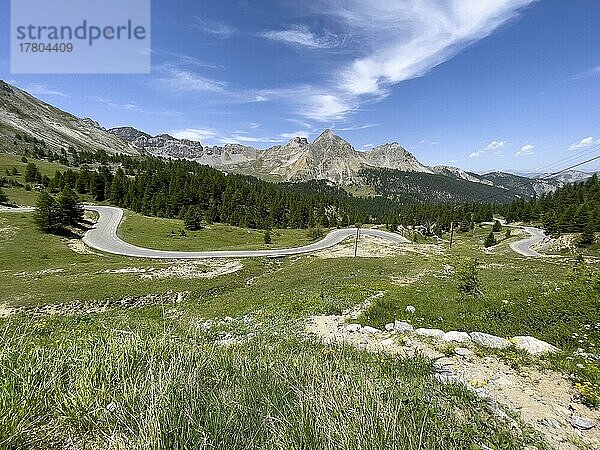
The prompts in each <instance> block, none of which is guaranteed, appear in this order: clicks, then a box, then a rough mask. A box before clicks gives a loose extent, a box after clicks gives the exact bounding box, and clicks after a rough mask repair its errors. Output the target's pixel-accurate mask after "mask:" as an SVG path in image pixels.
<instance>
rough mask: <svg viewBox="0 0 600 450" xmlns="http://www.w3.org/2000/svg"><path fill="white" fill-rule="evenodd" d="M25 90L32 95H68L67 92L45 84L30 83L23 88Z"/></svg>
mask: <svg viewBox="0 0 600 450" xmlns="http://www.w3.org/2000/svg"><path fill="white" fill-rule="evenodd" d="M23 90H25V91H27V92H29V93H30V94H31V95H51V96H55V97H68V95H67V94H64V93H62V92H59V91H56V90H54V89H51V88H49V87H48V86H46V85H44V84H28V85H27V86H25V87H24V88H23Z"/></svg>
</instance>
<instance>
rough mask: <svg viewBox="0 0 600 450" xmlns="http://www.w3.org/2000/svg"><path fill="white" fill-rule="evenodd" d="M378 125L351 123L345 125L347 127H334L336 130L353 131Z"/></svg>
mask: <svg viewBox="0 0 600 450" xmlns="http://www.w3.org/2000/svg"><path fill="white" fill-rule="evenodd" d="M378 126H379V125H378V124H376V123H365V124H363V125H353V126H347V127H342V128H337V127H336V128H335V129H336V131H355V130H366V129H368V128H375V127H378Z"/></svg>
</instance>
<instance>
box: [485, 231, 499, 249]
mask: <svg viewBox="0 0 600 450" xmlns="http://www.w3.org/2000/svg"><path fill="white" fill-rule="evenodd" d="M483 245H484V247H485V248H488V247H493V246H494V245H496V237H495V236H494V233H493V232H492V231H490V234H488V235H487V237H486V238H485V241H484V243H483Z"/></svg>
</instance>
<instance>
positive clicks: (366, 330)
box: [360, 326, 381, 334]
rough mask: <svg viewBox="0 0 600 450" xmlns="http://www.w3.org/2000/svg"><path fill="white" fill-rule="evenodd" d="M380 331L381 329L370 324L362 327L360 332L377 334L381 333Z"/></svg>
mask: <svg viewBox="0 0 600 450" xmlns="http://www.w3.org/2000/svg"><path fill="white" fill-rule="evenodd" d="M380 331H381V330H378V329H377V328H373V327H370V326H366V327H362V328H361V329H360V332H361V333H364V334H375V333H379V332H380Z"/></svg>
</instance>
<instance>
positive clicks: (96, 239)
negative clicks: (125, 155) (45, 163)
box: [83, 206, 409, 259]
mask: <svg viewBox="0 0 600 450" xmlns="http://www.w3.org/2000/svg"><path fill="white" fill-rule="evenodd" d="M85 209H86V210H88V211H95V212H97V213H98V214H99V215H100V217H99V218H98V222H97V223H96V225H95V226H94V228H92V229H91V230H89V231H88V232H87V233H85V236H84V237H83V242H84V243H85V244H86V245H88V246H89V247H91V248H93V249H96V250H100V251H103V252H106V253H113V254H116V255H123V256H133V257H137V258H153V259H204V258H255V257H261V256H267V257H271V258H273V257H279V256H289V255H299V254H303V253H311V252H315V251H317V250H323V249H326V248H329V247H333V246H334V245H336V244H339V243H340V242H342V241H343V240H344V239H346V238H349V237H352V236H356V228H342V229H339V230H333V231H331V232H330V233H329V234H328V235H327V236H325V237H324V238H323V239H321V240H320V241H317V242H314V243H312V244H309V245H305V246H303V247H295V248H282V249H276V250H244V251H242V250H237V251H229V250H219V251H207V252H174V251H167V250H153V249H149V248H142V247H137V246H135V245H132V244H128V243H127V242H125V241H123V240H121V239H120V238H119V236H117V228H118V226H119V224H120V223H121V220H122V218H123V210H122V209H121V208H115V207H113V206H86V207H85ZM360 235H361V236H373V237H378V238H383V239H387V240H388V241H392V242H394V243H397V244H401V243H407V242H409V240H408V239H406V238H404V237H403V236H400V235H399V234H395V233H389V232H387V231H380V230H373V229H369V228H361V229H360Z"/></svg>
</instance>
